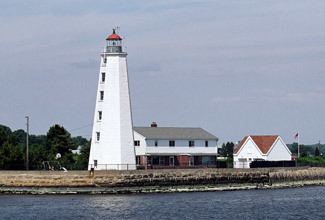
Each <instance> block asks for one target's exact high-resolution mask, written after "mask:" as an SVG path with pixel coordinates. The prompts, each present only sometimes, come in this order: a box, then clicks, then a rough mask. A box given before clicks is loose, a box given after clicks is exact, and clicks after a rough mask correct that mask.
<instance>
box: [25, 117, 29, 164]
mask: <svg viewBox="0 0 325 220" xmlns="http://www.w3.org/2000/svg"><path fill="white" fill-rule="evenodd" d="M25 118H26V170H29V116H25Z"/></svg>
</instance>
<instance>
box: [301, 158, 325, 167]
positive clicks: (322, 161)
mask: <svg viewBox="0 0 325 220" xmlns="http://www.w3.org/2000/svg"><path fill="white" fill-rule="evenodd" d="M298 165H299V166H317V167H319V166H322V167H323V166H325V158H324V157H321V156H317V157H308V156H305V157H300V158H299V159H298Z"/></svg>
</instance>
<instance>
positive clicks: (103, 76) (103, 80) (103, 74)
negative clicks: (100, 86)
mask: <svg viewBox="0 0 325 220" xmlns="http://www.w3.org/2000/svg"><path fill="white" fill-rule="evenodd" d="M105 76H106V75H105V72H102V83H103V82H105Z"/></svg>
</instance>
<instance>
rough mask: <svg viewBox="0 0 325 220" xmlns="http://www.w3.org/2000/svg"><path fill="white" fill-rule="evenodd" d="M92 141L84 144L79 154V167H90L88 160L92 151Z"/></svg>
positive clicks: (77, 163)
mask: <svg viewBox="0 0 325 220" xmlns="http://www.w3.org/2000/svg"><path fill="white" fill-rule="evenodd" d="M90 143H91V142H90V141H88V142H87V144H85V145H83V146H82V148H81V150H80V154H79V155H78V156H77V162H76V165H77V167H78V169H81V170H83V169H87V168H88V160H89V153H90Z"/></svg>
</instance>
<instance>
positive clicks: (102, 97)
mask: <svg viewBox="0 0 325 220" xmlns="http://www.w3.org/2000/svg"><path fill="white" fill-rule="evenodd" d="M99 99H100V100H101V101H103V100H104V91H100V97H99Z"/></svg>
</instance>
